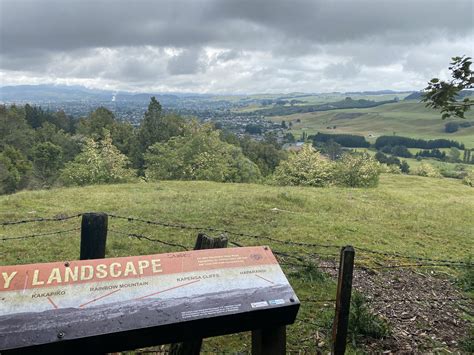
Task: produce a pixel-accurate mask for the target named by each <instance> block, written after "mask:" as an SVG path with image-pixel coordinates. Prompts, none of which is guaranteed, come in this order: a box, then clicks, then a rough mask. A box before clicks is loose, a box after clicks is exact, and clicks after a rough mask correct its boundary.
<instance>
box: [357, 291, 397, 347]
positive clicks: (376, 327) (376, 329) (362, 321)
mask: <svg viewBox="0 0 474 355" xmlns="http://www.w3.org/2000/svg"><path fill="white" fill-rule="evenodd" d="M348 330H349V336H350V338H351V340H352V344H353V345H354V346H356V344H357V343H358V342H359V341H360V340H361V339H362V338H364V337H370V338H374V339H380V338H382V337H384V336H387V335H388V334H389V333H390V328H389V326H388V324H387V322H386V321H384V320H383V319H382V318H380V317H378V316H376V315H374V314H373V313H371V312H370V309H369V308H368V307H367V305H366V303H365V299H364V298H363V296H362V295H360V294H359V293H357V292H356V293H354V294H353V295H352V300H351V309H350V314H349V329H348Z"/></svg>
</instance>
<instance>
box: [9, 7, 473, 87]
mask: <svg viewBox="0 0 474 355" xmlns="http://www.w3.org/2000/svg"><path fill="white" fill-rule="evenodd" d="M473 11H474V10H473V1H472V0H312V1H310V0H285V1H280V0H232V1H231V0H228V1H227V0H189V1H180V0H170V1H161V0H127V1H125V0H124V1H122V0H0V31H1V32H0V35H1V37H0V47H1V48H0V49H1V50H0V84H1V85H12V84H13V85H15V84H40V83H41V84H42V83H60V84H80V85H85V86H88V87H93V88H103V89H113V90H131V91H142V92H144V91H154V92H157V91H180V92H201V93H205V92H207V93H269V92H275V93H277V92H279V93H281V92H295V91H299V92H330V91H355V90H378V89H392V90H413V89H421V88H423V87H424V86H426V82H427V81H428V80H429V79H430V78H432V77H433V76H441V77H446V75H447V71H446V69H447V66H448V63H449V60H450V58H451V57H452V56H455V55H463V54H466V55H469V56H473V54H474V53H473V52H474V49H473V46H474V12H473Z"/></svg>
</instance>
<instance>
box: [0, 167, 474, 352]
mask: <svg viewBox="0 0 474 355" xmlns="http://www.w3.org/2000/svg"><path fill="white" fill-rule="evenodd" d="M471 189H472V188H470V187H467V186H465V185H462V184H461V183H460V182H459V181H458V180H453V179H432V178H423V177H417V176H407V175H382V177H381V181H380V184H379V186H378V187H376V188H370V189H367V188H363V189H362V188H361V189H359V188H337V187H330V188H304V187H276V186H268V185H256V184H223V183H214V182H202V181H195V182H184V181H163V182H157V183H146V182H142V183H135V184H121V185H96V186H88V187H81V188H58V189H51V190H38V191H22V192H19V193H16V194H13V195H6V196H1V197H0V221H11V220H20V219H25V218H26V219H31V218H38V217H51V216H59V217H60V216H66V215H73V214H76V213H80V212H85V211H103V212H108V213H111V214H117V215H121V216H131V217H138V218H143V219H147V220H153V221H162V222H167V223H176V224H185V225H189V226H201V227H216V228H221V229H227V230H230V231H233V232H238V233H246V234H251V235H258V236H263V237H265V236H267V237H272V238H276V239H279V240H282V241H291V242H303V243H318V244H330V245H336V246H342V245H347V244H351V245H354V246H355V247H356V253H357V254H356V263H357V264H358V265H360V266H361V267H362V266H367V267H371V266H377V265H380V263H382V262H386V261H384V260H385V259H386V257H385V256H383V255H379V254H371V253H365V252H364V251H362V249H361V250H360V251H359V250H357V248H366V249H371V250H376V251H379V252H386V253H400V254H403V255H408V256H417V257H423V258H433V259H449V260H459V261H465V260H467V258H468V257H469V256H470V255H471V254H472V246H473V242H472V241H473V232H474V219H473V218H472V211H473V210H474V194H473V193H472V191H471ZM79 226H80V220H79V219H68V220H65V221H60V222H39V223H25V224H18V225H11V226H2V227H0V229H1V232H0V234H1V238H2V240H3V241H2V244H1V248H0V253H1V258H0V260H1V264H2V265H7V264H25V263H36V262H48V261H58V260H73V259H78V254H79V230H78V229H77V228H78V227H79ZM70 229H75V230H73V231H70V232H66V233H63V234H58V235H51V236H38V237H33V238H28V239H18V240H15V239H12V240H9V239H10V238H14V237H16V236H22V235H26V236H28V235H30V236H31V235H38V234H42V233H48V232H51V231H56V230H70ZM197 231H198V230H195V229H186V228H185V229H182V228H166V227H162V226H157V225H150V224H146V223H140V222H132V221H127V220H126V219H117V218H110V220H109V236H108V242H107V251H106V253H107V257H115V256H128V255H138V254H153V253H162V252H167V251H176V250H179V249H177V248H176V247H173V246H170V245H164V244H162V243H160V242H159V241H166V242H171V243H175V244H182V245H184V246H186V247H189V248H192V246H193V244H194V241H195V238H196V234H197ZM132 233H134V234H140V235H145V236H148V237H149V238H151V239H155V240H158V242H150V241H146V240H143V239H142V240H139V239H137V238H134V237H130V236H129V235H130V234H132ZM211 235H212V233H211ZM229 238H230V241H231V242H237V243H239V244H241V245H270V246H271V248H272V249H273V250H274V251H278V252H283V253H290V254H292V255H303V256H305V257H306V258H309V259H312V260H314V262H315V264H318V265H327V264H325V263H331V262H333V261H334V260H337V254H338V249H337V248H323V247H321V248H317V247H316V248H312V249H311V250H310V249H308V248H307V247H305V246H301V247H298V246H295V245H287V244H285V243H276V242H273V241H270V240H266V239H258V238H257V239H255V238H252V237H242V236H235V235H229ZM283 261H287V262H289V263H288V264H286V263H285V262H283V263H282V264H283V267H284V270H285V272H286V274H287V275H288V277H289V279H290V282H291V283H292V284H293V286H294V288H295V289H296V292H297V294H298V296H299V297H300V299H308V298H311V299H317V300H330V299H333V298H334V296H335V282H334V280H333V279H332V278H330V277H328V276H325V275H326V274H323V273H321V272H320V271H319V270H318V268H317V267H313V266H311V265H309V264H308V266H307V267H306V266H304V267H303V270H301V268H295V267H294V266H292V265H291V262H292V260H291V259H285V258H283ZM437 270H439V269H436V270H435V272H437ZM441 271H442V274H443V275H446V272H447V273H448V274H449V275H452V276H449V277H455V276H456V274H455V273H454V274H453V270H452V269H449V270H446V271H443V269H441ZM419 272H421V273H423V272H425V271H423V270H420V271H419ZM366 277H370V275H369V274H368V275H367V276H366ZM398 278H399V279H400V280H403V279H404V278H405V276H403V275H402V276H398ZM443 285H445V286H446V287H444V286H443V288H446V289H449V287H448V286H447V284H443ZM384 287H385V286H384ZM390 287H392V286H386V288H385V289H386V290H389V289H390ZM417 307H419V306H417ZM450 312H452V310H450ZM333 314H334V310H333V308H332V306H331V304H330V303H324V302H323V303H309V302H302V309H301V310H300V314H299V319H301V321H298V322H297V323H295V325H293V326H291V327H290V328H289V340H288V347H289V349H290V350H291V349H293V350H297V349H298V350H301V349H314V346H315V345H314V339H313V335H314V327H315V326H314V324H313V323H315V322H316V323H317V324H319V325H318V327H320V328H321V329H320V331H321V333H320V334H321V335H320V337H321V338H320V339H319V340H318V344H319V345H317V346H318V347H320V348H321V349H322V350H327V349H328V338H327V334H329V330H328V329H329V327H330V322H331V318H332V316H333ZM457 327H458V328H454V329H460V330H457V332H458V333H459V334H458V335H457V336H458V337H461V338H462V337H464V336H465V332H466V330H465V328H459V327H460V326H459V324H458V326H457ZM451 331H452V332H456V331H454V330H451ZM318 334H319V333H318ZM324 334H326V336H325V335H324ZM421 339H422V338H421ZM457 340H459V339H457ZM456 344H457V343H456ZM363 345H364V344H359V343H358V344H357V348H359V349H360V346H363ZM205 346H206V348H207V349H212V348H219V349H231V350H233V351H245V350H248V349H249V339H248V337H247V335H245V334H239V335H234V336H230V337H223V338H215V339H212V340H208V341H206V345H205ZM377 346H382V345H377ZM386 346H387V348H389V349H392V350H393V349H394V345H393V344H388V345H386ZM423 346H426V345H423ZM446 346H448V347H451V349H453V348H452V347H453V346H454V349H458V347H457V345H452V344H451V345H446ZM364 349H366V350H367V349H368V348H364ZM371 349H373V348H371ZM376 349H379V350H380V349H383V348H380V347H379V348H376ZM352 350H355V348H353V349H352Z"/></svg>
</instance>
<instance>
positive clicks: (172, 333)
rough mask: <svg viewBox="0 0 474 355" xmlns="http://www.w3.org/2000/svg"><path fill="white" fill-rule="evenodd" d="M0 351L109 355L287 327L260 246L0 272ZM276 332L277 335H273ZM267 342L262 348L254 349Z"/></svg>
mask: <svg viewBox="0 0 474 355" xmlns="http://www.w3.org/2000/svg"><path fill="white" fill-rule="evenodd" d="M0 299H2V301H1V302H0V352H1V353H2V354H4V353H15V352H16V353H22V354H24V353H28V352H42V353H48V354H52V353H68V354H70V353H87V352H90V350H91V349H93V350H94V352H114V351H121V350H128V349H136V348H139V347H145V346H152V345H159V344H169V343H175V342H183V341H189V340H191V341H192V340H195V339H199V338H205V337H210V336H217V335H224V334H230V333H236V332H241V331H250V330H256V329H263V330H262V336H263V339H271V337H272V336H273V335H272V333H273V331H271V332H265V329H268V328H269V327H270V328H273V329H279V327H282V326H285V325H287V324H291V323H293V322H294V320H295V318H296V314H297V312H298V309H299V305H300V303H299V301H298V298H297V296H296V295H295V293H294V291H293V289H292V288H291V286H290V285H289V283H288V280H287V279H286V277H285V275H284V274H283V272H282V270H281V268H280V266H279V265H278V262H277V260H276V258H275V257H274V255H273V253H272V252H271V250H270V249H269V248H268V247H248V248H227V249H225V248H222V249H209V250H196V251H189V252H180V253H166V254H156V255H145V256H133V257H124V258H111V259H94V260H77V261H71V262H68V263H63V262H60V263H59V262H58V263H47V264H31V265H14V266H2V267H0ZM280 331H281V330H280ZM265 342H268V340H263V343H265Z"/></svg>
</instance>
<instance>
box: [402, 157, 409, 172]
mask: <svg viewBox="0 0 474 355" xmlns="http://www.w3.org/2000/svg"><path fill="white" fill-rule="evenodd" d="M400 171H401V172H402V173H403V174H408V173H409V172H410V165H408V163H407V161H406V160H403V161H402V162H401V163H400Z"/></svg>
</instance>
